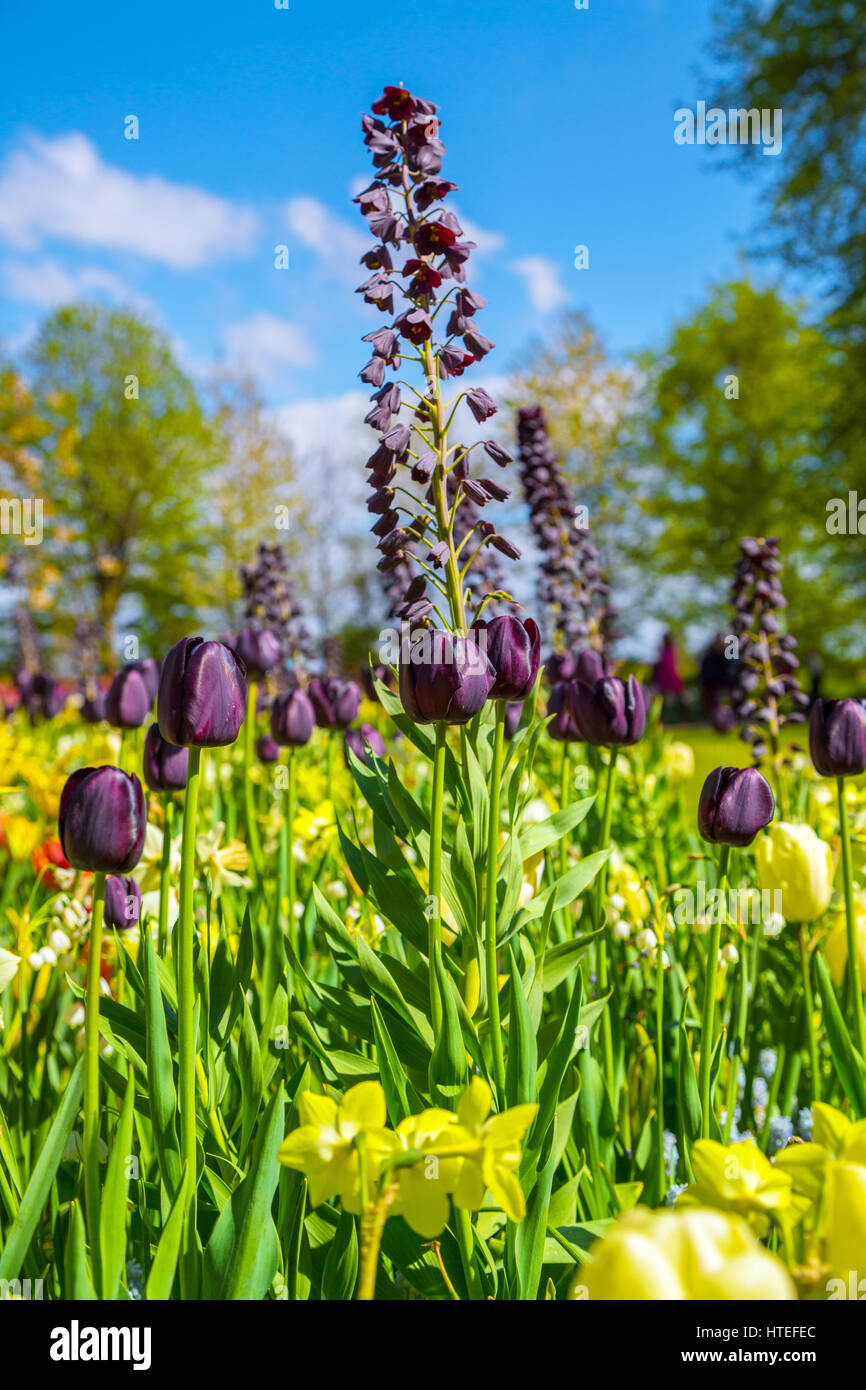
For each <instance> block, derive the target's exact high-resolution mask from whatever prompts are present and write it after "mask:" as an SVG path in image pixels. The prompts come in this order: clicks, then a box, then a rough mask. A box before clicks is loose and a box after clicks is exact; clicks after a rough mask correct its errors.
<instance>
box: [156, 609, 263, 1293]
mask: <svg viewBox="0 0 866 1390" xmlns="http://www.w3.org/2000/svg"><path fill="white" fill-rule="evenodd" d="M246 699H247V680H246V667H245V666H244V663H243V661H242V660H241V658H240V657H239V656H238V655H237V654H236V653H235V652H234V651H232V650H231V649H230V648H229V647H226V646H224V645H223V644H222V643H221V642H205V641H204V640H203V638H201V637H184V638H182V639H181V640H180V642H178V643H177V644H176V645H175V646H174V647H172V649H171V651H170V652H169V653H168V655H167V657H166V658H165V661H164V662H163V667H162V674H161V676H160V681H159V694H158V697H157V723H158V725H159V732H160V734H161V735H162V737H163V738H164V739H165V740H166V741H167V742H168V743H172V744H174V745H175V746H176V747H179V748H188V749H189V764H188V771H187V783H186V793H185V796H184V806H183V837H182V840H181V861H180V918H179V921H178V956H179V959H178V961H177V991H178V1001H177V1002H178V1020H177V1023H178V1028H177V1044H178V1083H179V1084H178V1101H179V1107H180V1153H181V1160H182V1163H183V1164H184V1165H185V1168H186V1172H187V1174H188V1186H187V1188H186V1198H185V1201H186V1211H185V1222H184V1236H183V1244H182V1252H181V1265H180V1270H181V1287H182V1290H183V1294H184V1297H185V1298H195V1297H197V1294H198V1246H197V1240H196V1209H197V1200H196V1127H195V1063H196V1043H195V979H194V969H193V962H194V951H195V916H194V896H193V895H194V874H195V835H196V819H197V815H198V794H199V780H200V777H201V754H202V750H203V749H204V748H223V747H226V746H227V745H228V744H230V743H234V741H235V739H236V738H237V736H238V733H239V731H240V727H241V724H242V723H243V718H244V711H245V705H246Z"/></svg>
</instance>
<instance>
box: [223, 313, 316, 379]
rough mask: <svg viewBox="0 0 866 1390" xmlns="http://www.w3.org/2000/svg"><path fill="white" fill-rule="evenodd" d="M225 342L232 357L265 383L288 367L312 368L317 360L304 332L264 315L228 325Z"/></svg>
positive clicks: (291, 324) (297, 327)
mask: <svg viewBox="0 0 866 1390" xmlns="http://www.w3.org/2000/svg"><path fill="white" fill-rule="evenodd" d="M222 340H223V344H224V346H225V349H226V351H227V353H228V354H229V356H230V357H233V358H235V359H237V360H238V361H239V362H240V363H241V365H242V366H244V367H246V368H248V369H249V370H250V371H251V372H253V373H254V374H255V375H256V376H259V377H261V378H262V379H263V380H265V381H273V380H274V379H275V378H278V377H279V375H280V371H281V369H282V368H284V367H309V366H311V365H312V364H313V363H314V362H315V360H316V353H315V350H314V348H313V346H312V344H311V343H310V341H309V339H308V338H307V336H306V334H305V333H304V330H303V329H302V328H300V327H299V326H298V325H297V324H295V323H289V321H288V320H287V319H278V318H277V317H276V316H275V315H274V314H268V313H266V312H264V311H262V312H261V313H258V314H252V315H251V316H250V318H248V319H243V320H241V321H240V322H238V323H229V324H226V326H225V328H224V329H223V333H222Z"/></svg>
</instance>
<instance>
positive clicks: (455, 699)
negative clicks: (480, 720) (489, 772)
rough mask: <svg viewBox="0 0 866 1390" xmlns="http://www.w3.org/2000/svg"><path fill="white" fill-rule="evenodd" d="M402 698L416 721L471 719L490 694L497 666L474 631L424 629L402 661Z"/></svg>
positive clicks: (457, 721) (430, 722) (425, 722)
mask: <svg viewBox="0 0 866 1390" xmlns="http://www.w3.org/2000/svg"><path fill="white" fill-rule="evenodd" d="M399 675H400V699H401V700H402V702H403V708H404V710H405V711H406V713H407V714H408V716H409V718H410V719H411V720H413V722H414V723H416V724H432V723H434V722H435V721H437V720H440V719H441V720H443V721H444V722H445V723H446V724H467V723H468V722H469V720H470V719H471V718H472V717H473V715H476V714H477V713H478V711H479V710H480V709H481V708H482V706H483V704H484V702H485V700H486V699H487V697H488V695H489V694H490V690H491V688H492V686H493V682H494V679H495V672H494V670H493V667H492V666H491V664H490V662H489V661H488V660H487V657H486V656H484V654H483V653H482V652H480V651H479V649H478V647H477V645H476V643H475V641H474V639H473V638H472V637H454V636H453V635H452V634H451V633H450V632H440V631H438V630H437V631H436V632H432V633H431V632H429V631H428V632H424V633H423V634H422V635H421V639H420V644H418V643H413V647H412V651H411V652H410V655H409V660H408V662H401V663H400V672H399Z"/></svg>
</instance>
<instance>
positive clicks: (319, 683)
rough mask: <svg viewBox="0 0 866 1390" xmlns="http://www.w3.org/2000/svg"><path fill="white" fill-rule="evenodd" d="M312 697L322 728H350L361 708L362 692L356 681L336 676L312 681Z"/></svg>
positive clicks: (317, 719)
mask: <svg viewBox="0 0 866 1390" xmlns="http://www.w3.org/2000/svg"><path fill="white" fill-rule="evenodd" d="M310 699H311V701H312V703H313V709H314V711H315V716H316V723H317V724H318V726H319V728H320V729H333V728H334V727H335V726H336V727H338V728H341V729H346V728H348V726H349V725H350V724H351V723H352V721H353V720H354V719H357V717H358V710H359V709H360V708H361V692H360V690H359V689H358V687H357V685H356V684H355V682H354V681H341V680H338V679H336V677H325V678H324V679H322V680H313V681H310Z"/></svg>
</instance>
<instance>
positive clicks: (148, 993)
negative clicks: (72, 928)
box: [139, 932, 181, 1196]
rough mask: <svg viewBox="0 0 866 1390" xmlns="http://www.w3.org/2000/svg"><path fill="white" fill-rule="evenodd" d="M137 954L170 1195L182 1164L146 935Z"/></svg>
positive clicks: (150, 1087) (158, 1138)
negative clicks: (140, 961) (142, 979)
mask: <svg viewBox="0 0 866 1390" xmlns="http://www.w3.org/2000/svg"><path fill="white" fill-rule="evenodd" d="M139 954H140V956H141V957H142V961H143V966H142V974H143V976H144V999H145V1023H146V1032H147V1095H148V1100H149V1102H150V1119H151V1124H152V1126H153V1141H154V1145H155V1147H156V1157H157V1162H158V1164H159V1171H160V1175H161V1177H162V1181H163V1185H164V1187H165V1189H166V1191H167V1193H168V1194H169V1196H171V1195H172V1194H173V1193H175V1192H177V1189H178V1187H179V1186H180V1175H181V1163H180V1149H179V1146H178V1139H177V1129H176V1125H175V1116H176V1114H177V1091H176V1089H175V1084H174V1067H173V1065H172V1060H171V1051H170V1049H169V1044H168V1027H167V1024H166V1019H165V1003H164V1001H163V996H162V990H161V988H160V984H159V979H158V976H157V967H156V955H155V953H154V949H153V942H152V941H151V939H150V933H149V932H142V933H141V944H140V946H139Z"/></svg>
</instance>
